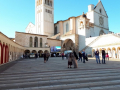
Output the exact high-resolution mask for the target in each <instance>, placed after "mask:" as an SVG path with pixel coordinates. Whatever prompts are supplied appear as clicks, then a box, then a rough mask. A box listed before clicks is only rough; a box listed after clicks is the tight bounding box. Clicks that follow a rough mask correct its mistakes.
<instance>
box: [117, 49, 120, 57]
mask: <svg viewBox="0 0 120 90" xmlns="http://www.w3.org/2000/svg"><path fill="white" fill-rule="evenodd" d="M117 58H119V59H120V47H118V48H117Z"/></svg>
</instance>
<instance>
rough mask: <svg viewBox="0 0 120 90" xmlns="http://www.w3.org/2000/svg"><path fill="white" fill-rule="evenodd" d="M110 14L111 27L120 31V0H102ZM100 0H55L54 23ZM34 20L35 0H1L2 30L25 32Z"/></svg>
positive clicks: (10, 33) (13, 32)
mask: <svg viewBox="0 0 120 90" xmlns="http://www.w3.org/2000/svg"><path fill="white" fill-rule="evenodd" d="M101 1H102V3H103V6H104V8H105V10H106V12H107V14H108V17H109V18H108V19H109V29H110V31H112V32H115V33H120V18H119V16H120V5H119V4H120V0H114V1H113V0H101ZM97 3H98V0H54V23H56V22H57V21H59V20H66V19H68V18H69V17H71V16H79V15H81V14H82V13H83V12H84V13H86V12H87V11H88V5H89V4H94V5H97ZM29 22H32V23H33V24H35V0H0V31H1V32H2V33H4V34H5V35H7V36H8V37H12V38H14V37H15V31H19V32H25V28H26V27H27V25H28V24H29Z"/></svg>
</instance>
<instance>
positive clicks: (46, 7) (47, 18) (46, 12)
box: [35, 0, 54, 37]
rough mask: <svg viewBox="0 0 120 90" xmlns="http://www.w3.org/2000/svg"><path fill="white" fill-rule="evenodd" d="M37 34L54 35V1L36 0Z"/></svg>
mask: <svg viewBox="0 0 120 90" xmlns="http://www.w3.org/2000/svg"><path fill="white" fill-rule="evenodd" d="M35 32H36V34H41V35H48V36H49V37H51V36H53V35H54V0H35Z"/></svg>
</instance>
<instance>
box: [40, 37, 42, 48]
mask: <svg viewBox="0 0 120 90" xmlns="http://www.w3.org/2000/svg"><path fill="white" fill-rule="evenodd" d="M40 47H42V38H40Z"/></svg>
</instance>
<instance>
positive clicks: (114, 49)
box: [112, 47, 117, 58]
mask: <svg viewBox="0 0 120 90" xmlns="http://www.w3.org/2000/svg"><path fill="white" fill-rule="evenodd" d="M112 57H113V58H117V56H116V48H115V47H113V48H112Z"/></svg>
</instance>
